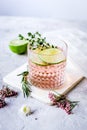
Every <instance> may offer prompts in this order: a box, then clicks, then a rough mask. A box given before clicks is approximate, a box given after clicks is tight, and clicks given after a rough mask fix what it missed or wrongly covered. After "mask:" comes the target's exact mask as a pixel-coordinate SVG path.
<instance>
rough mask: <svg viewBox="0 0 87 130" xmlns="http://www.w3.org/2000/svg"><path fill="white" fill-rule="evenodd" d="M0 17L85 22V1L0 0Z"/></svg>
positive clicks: (86, 10) (86, 12) (86, 17)
mask: <svg viewBox="0 0 87 130" xmlns="http://www.w3.org/2000/svg"><path fill="white" fill-rule="evenodd" d="M0 15H7V16H32V17H43V18H44V17H45V18H58V19H70V20H71V19H73V20H87V0H0Z"/></svg>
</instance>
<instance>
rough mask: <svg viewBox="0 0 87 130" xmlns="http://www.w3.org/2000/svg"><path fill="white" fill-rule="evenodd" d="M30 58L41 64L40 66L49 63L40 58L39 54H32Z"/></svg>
mask: <svg viewBox="0 0 87 130" xmlns="http://www.w3.org/2000/svg"><path fill="white" fill-rule="evenodd" d="M30 60H31V61H32V62H33V63H34V64H37V65H40V66H46V65H48V64H47V63H45V62H44V61H42V60H41V59H40V57H39V56H38V54H33V55H32V56H30Z"/></svg>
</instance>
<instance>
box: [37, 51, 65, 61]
mask: <svg viewBox="0 0 87 130" xmlns="http://www.w3.org/2000/svg"><path fill="white" fill-rule="evenodd" d="M39 58H40V59H41V60H42V61H43V62H45V63H48V64H57V63H60V62H63V61H65V56H64V54H63V51H62V50H61V49H59V48H49V49H45V50H43V51H41V52H39Z"/></svg>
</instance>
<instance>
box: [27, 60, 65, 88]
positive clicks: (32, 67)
mask: <svg viewBox="0 0 87 130" xmlns="http://www.w3.org/2000/svg"><path fill="white" fill-rule="evenodd" d="M65 65H66V61H64V62H62V63H59V64H55V65H48V66H39V65H37V64H34V63H32V62H31V61H29V72H30V74H29V80H30V82H31V83H32V84H33V85H34V86H37V87H39V88H43V89H57V88H58V87H60V86H61V85H62V84H63V82H64V72H65Z"/></svg>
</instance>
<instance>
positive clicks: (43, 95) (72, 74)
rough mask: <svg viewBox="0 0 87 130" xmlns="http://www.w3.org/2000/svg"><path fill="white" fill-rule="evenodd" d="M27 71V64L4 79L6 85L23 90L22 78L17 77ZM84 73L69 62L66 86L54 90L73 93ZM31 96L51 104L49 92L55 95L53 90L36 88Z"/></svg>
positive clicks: (60, 92) (33, 88)
mask: <svg viewBox="0 0 87 130" xmlns="http://www.w3.org/2000/svg"><path fill="white" fill-rule="evenodd" d="M26 70H27V63H25V64H24V65H22V66H20V67H19V68H17V69H16V70H14V71H13V72H11V73H9V74H8V75H7V76H5V77H4V78H3V81H4V83H6V84H8V85H10V86H11V87H12V88H18V89H20V90H22V89H21V88H22V87H21V76H17V75H18V74H20V73H22V72H23V71H26ZM83 78H84V77H83V73H82V72H81V70H80V69H78V67H77V66H76V65H75V64H74V63H73V62H72V61H70V60H69V61H68V62H67V66H66V73H65V82H64V84H63V85H62V86H61V87H60V88H59V89H56V90H54V91H55V92H58V93H59V94H67V93H68V92H69V91H71V89H72V88H74V87H75V86H76V85H77V84H78V83H79V82H80V81H81V80H82V79H83ZM31 90H32V92H31V96H32V97H33V98H35V99H38V100H39V101H42V102H44V103H48V104H51V102H50V99H49V97H48V95H49V92H53V93H55V92H54V91H53V90H52V91H51V90H43V89H40V88H37V87H35V86H32V87H31Z"/></svg>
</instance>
